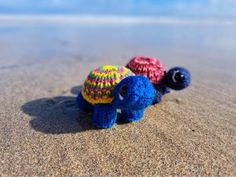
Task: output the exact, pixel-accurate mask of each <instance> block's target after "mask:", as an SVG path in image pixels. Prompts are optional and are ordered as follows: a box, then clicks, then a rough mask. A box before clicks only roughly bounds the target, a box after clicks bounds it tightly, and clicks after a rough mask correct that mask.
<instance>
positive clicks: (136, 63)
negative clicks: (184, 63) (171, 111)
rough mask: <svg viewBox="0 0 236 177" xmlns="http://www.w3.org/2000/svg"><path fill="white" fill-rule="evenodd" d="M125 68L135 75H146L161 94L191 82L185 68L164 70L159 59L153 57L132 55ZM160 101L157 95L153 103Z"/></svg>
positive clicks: (186, 85)
mask: <svg viewBox="0 0 236 177" xmlns="http://www.w3.org/2000/svg"><path fill="white" fill-rule="evenodd" d="M127 68H129V69H130V70H131V71H132V72H133V73H135V74H136V75H144V76H147V77H148V78H149V79H150V81H151V82H152V84H153V85H154V87H155V88H156V90H158V91H157V93H158V94H159V93H162V95H164V94H167V93H169V92H170V89H173V90H182V89H184V88H186V87H188V86H189V85H190V83H191V74H190V72H189V71H188V70H187V69H186V68H183V67H174V68H172V69H170V70H169V71H168V72H166V70H165V68H164V66H163V65H162V64H161V63H160V61H159V60H158V59H156V58H154V57H144V56H137V57H134V58H133V59H132V60H130V62H129V63H128V64H127ZM160 101H161V97H159V95H157V96H156V100H155V101H154V103H153V104H155V103H158V102H160Z"/></svg>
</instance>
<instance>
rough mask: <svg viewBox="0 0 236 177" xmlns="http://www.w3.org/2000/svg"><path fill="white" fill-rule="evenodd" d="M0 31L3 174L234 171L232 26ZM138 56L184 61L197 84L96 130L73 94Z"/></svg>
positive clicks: (167, 61)
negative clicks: (93, 74)
mask: <svg viewBox="0 0 236 177" xmlns="http://www.w3.org/2000/svg"><path fill="white" fill-rule="evenodd" d="M0 28H1V33H0V37H1V38H0V39H1V40H0V51H1V52H0V53H1V54H0V57H1V58H0V76H1V81H0V90H1V91H0V103H1V104H0V176H90V175H92V176H137V175H142V176H157V175H161V176H167V175H181V176H182V175H187V176H195V175H199V176H236V163H235V161H236V128H235V127H236V120H235V119H236V82H235V80H236V72H235V69H236V61H235V57H236V48H235V47H236V37H235V31H236V30H235V27H229V26H226V27H222V26H219V27H214V26H213V27H212V26H211V27H209V26H201V27H197V26H192V27H189V28H188V27H187V28H186V27H183V26H177V27H174V26H164V27H163V26H155V27H154V26H151V27H149V28H147V27H138V26H131V27H125V26H124V27H117V26H115V27H114V26H113V27H107V26H103V27H94V26H92V27H91V26H89V27H83V26H82V27H81V26H80V27H68V29H67V28H66V27H60V26H59V27H39V26H36V27H35V26H23V27H12V26H11V27H3V26H2V27H0ZM88 29H89V30H88ZM147 30H149V33H146V34H145V32H147ZM52 31H53V32H52ZM101 36H102V37H101ZM111 36H112V37H111ZM1 46H4V47H1ZM137 54H145V55H153V56H159V57H160V58H161V59H162V62H163V63H165V64H166V66H168V68H169V67H171V66H175V65H182V66H186V67H188V68H189V69H190V70H191V72H192V75H193V84H192V86H191V87H190V88H188V89H186V90H185V91H181V92H172V93H171V94H169V95H168V96H166V97H165V99H164V100H163V102H162V103H161V104H159V105H156V106H152V107H150V108H149V109H148V110H147V111H146V113H145V117H144V119H143V120H142V121H140V122H138V123H131V124H117V125H115V127H114V128H112V129H106V130H97V129H96V128H95V127H93V126H92V125H91V123H90V121H89V117H90V115H85V114H80V113H79V111H78V109H77V107H76V106H75V96H76V93H77V92H78V90H79V89H80V87H81V84H83V80H84V79H85V77H86V75H87V74H88V72H89V71H90V70H91V69H93V68H94V67H97V66H98V65H102V64H108V63H109V64H120V65H124V64H125V63H126V62H127V61H128V59H129V58H130V57H131V56H133V55H137Z"/></svg>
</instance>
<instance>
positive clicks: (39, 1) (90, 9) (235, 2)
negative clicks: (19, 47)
mask: <svg viewBox="0 0 236 177" xmlns="http://www.w3.org/2000/svg"><path fill="white" fill-rule="evenodd" d="M0 14H83V15H84V14H85V15H97V14H99V15H140V16H191V17H206V16H207V17H236V0H0Z"/></svg>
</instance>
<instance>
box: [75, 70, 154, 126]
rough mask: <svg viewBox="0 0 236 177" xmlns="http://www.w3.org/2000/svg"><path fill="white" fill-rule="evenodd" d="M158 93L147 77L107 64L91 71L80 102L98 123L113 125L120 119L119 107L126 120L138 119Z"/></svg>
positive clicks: (79, 96) (82, 107) (80, 94)
mask: <svg viewBox="0 0 236 177" xmlns="http://www.w3.org/2000/svg"><path fill="white" fill-rule="evenodd" d="M155 96H156V91H155V88H154V87H153V85H152V83H151V82H150V80H149V79H148V78H147V77H144V76H134V74H133V73H132V72H131V71H130V70H129V69H128V68H126V67H124V66H122V67H119V66H111V65H105V66H101V67H99V68H97V69H95V70H93V71H91V72H90V74H89V75H88V77H87V79H86V80H85V82H84V85H83V89H82V91H81V93H79V94H78V97H77V102H78V105H79V108H80V109H81V110H82V111H85V112H88V111H93V114H92V122H93V124H95V126H97V127H99V128H111V127H112V126H113V125H114V124H115V123H116V120H117V109H120V110H121V117H122V119H123V120H125V121H126V122H133V121H138V120H140V119H142V117H143V114H144V111H145V109H146V108H147V107H148V106H149V105H151V104H152V103H153V100H154V99H155Z"/></svg>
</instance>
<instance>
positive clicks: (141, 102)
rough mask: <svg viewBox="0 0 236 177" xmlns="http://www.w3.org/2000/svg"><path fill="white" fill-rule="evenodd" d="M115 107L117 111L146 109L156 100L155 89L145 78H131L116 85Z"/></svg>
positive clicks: (114, 92)
mask: <svg viewBox="0 0 236 177" xmlns="http://www.w3.org/2000/svg"><path fill="white" fill-rule="evenodd" d="M113 96H114V99H113V102H112V104H113V106H114V107H115V108H117V109H132V110H137V109H144V108H146V107H148V106H149V105H151V104H152V103H153V101H154V100H155V89H154V87H153V85H152V84H151V82H150V81H149V79H148V78H147V77H144V76H129V77H126V78H125V79H123V80H122V81H121V82H120V83H118V84H117V85H116V87H115V88H114V91H113Z"/></svg>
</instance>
